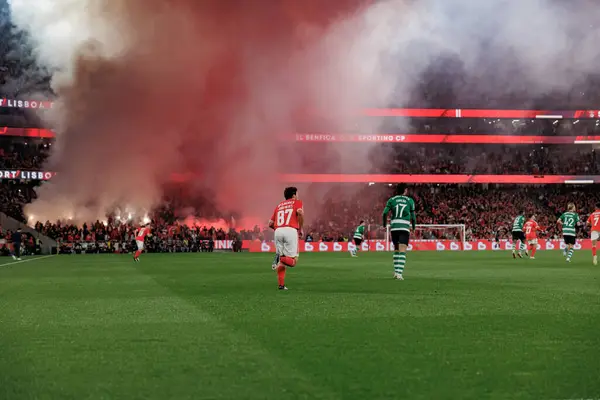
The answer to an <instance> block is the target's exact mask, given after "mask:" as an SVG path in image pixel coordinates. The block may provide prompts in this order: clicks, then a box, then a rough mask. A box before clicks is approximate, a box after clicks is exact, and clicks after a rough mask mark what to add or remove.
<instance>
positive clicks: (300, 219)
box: [296, 208, 304, 237]
mask: <svg viewBox="0 0 600 400" xmlns="http://www.w3.org/2000/svg"><path fill="white" fill-rule="evenodd" d="M296 214H298V233H299V234H300V237H303V236H304V230H303V227H304V210H303V209H301V208H299V209H298V210H297V211H296Z"/></svg>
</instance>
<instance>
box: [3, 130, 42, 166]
mask: <svg viewBox="0 0 600 400" xmlns="http://www.w3.org/2000/svg"><path fill="white" fill-rule="evenodd" d="M51 148H52V141H50V140H47V139H38V138H25V137H19V138H15V137H0V170H14V169H18V170H40V169H41V168H42V163H43V162H44V161H45V160H46V158H47V157H48V154H49V152H50V149H51Z"/></svg>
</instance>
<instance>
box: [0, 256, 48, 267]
mask: <svg viewBox="0 0 600 400" xmlns="http://www.w3.org/2000/svg"><path fill="white" fill-rule="evenodd" d="M54 256H55V254H51V255H49V256H42V257H34V258H28V259H26V260H21V261H12V262H7V263H4V264H0V267H4V266H6V265H15V264H21V263H26V262H29V261H35V260H42V259H44V258H49V257H54Z"/></svg>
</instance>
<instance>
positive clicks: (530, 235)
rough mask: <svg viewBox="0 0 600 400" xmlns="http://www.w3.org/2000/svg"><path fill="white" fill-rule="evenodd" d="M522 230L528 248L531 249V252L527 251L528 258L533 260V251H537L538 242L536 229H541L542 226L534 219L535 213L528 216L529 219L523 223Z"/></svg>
mask: <svg viewBox="0 0 600 400" xmlns="http://www.w3.org/2000/svg"><path fill="white" fill-rule="evenodd" d="M523 231H524V232H525V240H527V244H528V245H529V250H531V253H529V254H530V255H529V258H530V259H532V260H535V252H536V251H537V244H538V240H537V239H538V237H537V233H538V231H543V229H542V227H540V226H539V225H538V223H537V221H536V220H535V214H533V215H532V216H531V218H529V221H527V222H525V225H523Z"/></svg>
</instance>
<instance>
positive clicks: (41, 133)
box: [0, 126, 600, 144]
mask: <svg viewBox="0 0 600 400" xmlns="http://www.w3.org/2000/svg"><path fill="white" fill-rule="evenodd" d="M0 135H4V136H25V137H39V138H49V139H50V138H55V137H56V134H55V133H54V132H52V131H51V130H50V129H38V128H9V127H6V126H5V127H0ZM281 139H282V140H292V141H296V142H326V143H330V142H339V143H342V142H355V143H433V144H440V143H445V144H453V143H454V144H467V143H468V144H593V143H600V136H520V135H454V134H444V133H441V134H401V133H400V134H398V133H389V134H372V135H361V134H359V135H350V134H337V133H297V134H292V135H285V136H282V137H281Z"/></svg>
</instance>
